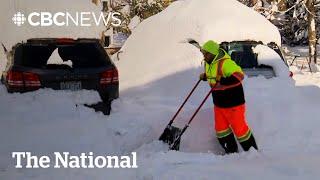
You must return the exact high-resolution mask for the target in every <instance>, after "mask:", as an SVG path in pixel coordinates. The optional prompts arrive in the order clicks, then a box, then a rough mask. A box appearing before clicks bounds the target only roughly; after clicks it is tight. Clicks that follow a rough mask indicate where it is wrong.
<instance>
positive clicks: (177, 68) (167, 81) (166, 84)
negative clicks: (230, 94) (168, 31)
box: [0, 0, 320, 180]
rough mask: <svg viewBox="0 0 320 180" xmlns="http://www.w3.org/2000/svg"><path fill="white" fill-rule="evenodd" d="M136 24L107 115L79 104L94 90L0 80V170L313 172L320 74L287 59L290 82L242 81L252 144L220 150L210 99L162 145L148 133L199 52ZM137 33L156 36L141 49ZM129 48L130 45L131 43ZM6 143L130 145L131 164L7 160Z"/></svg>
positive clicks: (83, 147) (56, 173)
mask: <svg viewBox="0 0 320 180" xmlns="http://www.w3.org/2000/svg"><path fill="white" fill-rule="evenodd" d="M195 1H196V0H195ZM195 1H194V2H195ZM187 2H188V3H190V2H189V1H187ZM194 2H193V3H194ZM221 2H222V1H221ZM179 3H182V2H179ZM187 5H188V4H187ZM177 6H181V7H184V8H182V9H180V10H181V13H182V12H183V11H185V13H187V10H188V6H185V5H182V4H180V5H179V4H178V3H176V5H174V6H173V7H174V8H176V7H177ZM196 7H198V6H196ZM167 12H168V11H167ZM169 12H170V11H169ZM244 12H246V11H244ZM182 14H184V13H182ZM160 15H161V14H160ZM161 17H162V18H163V21H164V20H165V18H166V17H168V16H165V12H163V13H162V15H161V16H160V17H154V19H155V20H160V19H162V18H161ZM177 18H179V17H178V16H177ZM151 21H152V19H148V20H147V21H146V23H150V25H152V23H151ZM141 25H142V26H143V22H142V23H141V24H140V25H139V26H138V27H137V28H136V29H135V31H138V32H136V33H137V34H138V35H136V36H131V40H128V41H129V43H128V44H127V45H126V48H127V50H128V49H131V50H129V52H127V54H126V55H125V54H123V56H122V58H121V59H120V61H118V62H116V64H117V66H118V67H119V72H120V84H121V91H120V98H119V99H117V100H116V101H114V103H113V110H112V114H111V116H104V115H103V114H102V113H96V112H94V110H92V109H90V108H86V107H84V106H83V104H85V103H89V104H90V103H95V102H97V101H99V100H100V99H99V96H98V94H97V93H96V92H92V91H79V92H68V91H53V90H50V89H42V90H39V91H36V92H30V93H25V94H17V93H16V94H8V93H7V92H6V89H5V87H4V86H3V85H0V115H1V116H0V144H1V146H0V179H4V180H7V179H39V180H42V179H143V180H149V179H168V180H171V179H243V180H248V179H261V180H263V179H268V180H270V179H288V180H289V179H290V180H291V179H317V178H318V177H319V176H320V172H319V171H318V166H319V163H320V157H319V156H318V154H319V152H320V141H319V138H320V132H319V131H318V130H317V126H319V125H320V123H319V122H318V118H317V117H318V116H319V107H320V101H319V99H320V74H319V73H317V74H308V73H307V72H304V71H300V70H299V69H294V68H293V69H292V70H294V73H295V76H294V78H295V80H296V84H294V83H293V82H291V81H290V80H289V77H288V79H284V78H272V79H265V78H264V77H256V78H246V79H245V81H244V89H245V96H246V101H247V119H248V123H249V125H250V126H251V128H252V130H253V132H254V135H255V137H256V140H257V143H258V146H259V148H260V151H259V152H256V151H251V152H246V153H245V152H241V153H239V154H233V155H224V156H221V154H222V153H221V152H222V149H221V147H220V146H219V144H218V143H217V140H216V139H215V133H214V131H213V127H214V126H213V125H214V124H213V123H214V122H213V113H212V99H209V100H208V101H207V102H206V104H205V105H204V107H203V108H202V109H201V111H200V112H199V113H198V115H197V116H196V118H195V119H194V121H193V123H192V124H191V126H190V128H189V129H188V130H187V131H186V133H185V135H184V136H183V138H182V144H181V151H180V152H176V151H168V150H167V149H168V147H167V146H166V145H165V144H163V143H162V142H159V141H158V140H157V139H158V137H159V136H160V134H161V133H162V131H163V129H164V128H165V126H166V124H167V123H168V121H169V119H170V118H171V116H172V115H173V114H174V113H175V111H176V110H177V107H178V106H179V105H180V103H181V102H182V101H183V98H184V97H185V96H186V94H187V93H188V91H189V90H190V89H191V87H192V85H193V84H194V83H195V82H196V81H197V80H198V74H199V73H200V72H201V71H203V69H202V67H201V58H202V57H201V54H200V53H199V52H198V50H197V49H196V48H194V47H193V46H192V45H189V44H183V45H182V44H181V46H179V45H177V41H173V42H174V45H173V47H171V46H170V45H168V44H166V43H169V44H170V42H171V41H167V40H168V39H170V38H175V37H174V35H172V37H170V36H169V35H168V36H169V37H168V38H163V36H160V37H159V35H154V34H152V33H149V34H147V33H139V31H145V30H143V29H142V28H141ZM156 28H157V27H150V26H148V28H147V30H148V31H151V32H153V30H155V29H156ZM178 28H181V29H178ZM184 28H185V26H180V25H179V24H178V25H177V26H174V27H172V30H174V32H181V31H182V30H185V29H184ZM134 33H135V32H134ZM139 34H140V35H139ZM150 34H151V35H150ZM139 36H142V37H144V38H147V39H148V38H151V39H148V41H147V42H152V41H154V42H157V43H158V44H157V45H155V46H154V47H153V48H152V47H150V48H148V51H147V52H143V51H142V50H141V49H139V48H141V46H142V47H145V46H150V44H140V43H139V42H140V41H139V40H141V39H142V37H139ZM135 38H137V39H135ZM139 38H140V39H139ZM182 38H185V37H182ZM202 38H203V39H205V38H206V37H205V36H203V37H202ZM129 39H130V38H129ZM161 39H163V41H162V40H161ZM174 40H177V39H176V38H175V39H174ZM130 41H131V42H130ZM145 42H146V41H145ZM164 42H166V43H164ZM130 44H131V45H130ZM166 45H168V47H167V46H166ZM161 47H163V49H162V48H161ZM136 49H138V51H134V50H136ZM161 51H162V52H161ZM175 52H176V53H177V56H176V55H175V54H174V53H175ZM183 52H185V54H183ZM139 53H146V54H147V56H146V57H144V56H143V54H139ZM166 53H171V54H169V55H168V54H166ZM160 55H163V56H162V58H160V57H159V56H160ZM142 57H143V58H142ZM1 58H3V57H1ZM139 58H140V59H139ZM169 66H170V67H169ZM208 90H209V88H208V85H207V84H206V83H201V84H200V86H199V88H198V89H197V90H196V92H195V94H194V95H193V96H192V97H191V99H190V101H189V102H188V103H187V105H186V107H185V109H184V110H183V111H182V112H181V114H180V115H179V116H178V118H177V123H176V125H177V126H179V127H181V126H182V125H183V124H184V123H185V122H186V121H187V120H188V118H189V117H190V116H191V114H192V113H193V111H194V110H195V109H196V107H197V106H198V105H199V103H200V101H201V100H202V98H203V97H204V95H205V94H206V92H207V91H208ZM13 151H31V152H33V153H34V154H37V155H48V154H52V152H54V151H59V152H63V151H69V152H71V153H74V154H77V153H81V152H94V154H99V155H125V154H129V153H130V152H132V151H137V153H138V166H139V168H138V169H53V168H49V169H15V168H14V160H13V159H12V158H11V152H13Z"/></svg>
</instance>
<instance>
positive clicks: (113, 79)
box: [100, 68, 119, 85]
mask: <svg viewBox="0 0 320 180" xmlns="http://www.w3.org/2000/svg"><path fill="white" fill-rule="evenodd" d="M118 82H119V74H118V70H117V69H116V68H115V69H112V70H108V71H105V72H103V73H101V79H100V85H108V84H111V83H118Z"/></svg>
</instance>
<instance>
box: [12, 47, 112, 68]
mask: <svg viewBox="0 0 320 180" xmlns="http://www.w3.org/2000/svg"><path fill="white" fill-rule="evenodd" d="M16 53H20V54H19V55H18V56H17V57H18V58H20V59H19V62H20V63H21V65H23V66H27V67H34V68H47V67H48V66H49V65H50V64H51V63H49V62H48V60H49V59H50V60H52V58H56V59H54V60H53V61H55V62H59V61H60V62H62V63H60V64H61V67H63V66H66V64H68V63H64V62H71V64H72V68H90V67H100V66H106V65H108V64H110V61H109V59H108V56H107V55H106V53H105V52H104V50H103V48H101V47H100V46H99V44H97V43H75V44H67V45H57V44H24V45H23V46H22V48H21V49H20V51H17V52H16ZM55 53H56V54H57V55H55ZM59 56H60V57H59ZM54 64H55V66H54V67H56V68H59V63H54Z"/></svg>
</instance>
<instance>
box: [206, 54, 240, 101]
mask: <svg viewBox="0 0 320 180" xmlns="http://www.w3.org/2000/svg"><path fill="white" fill-rule="evenodd" d="M205 73H206V77H207V80H208V83H209V85H210V86H211V87H212V88H213V92H212V96H213V102H214V104H215V105H216V106H219V107H234V106H237V105H241V104H244V103H245V100H244V93H243V87H242V84H241V81H242V79H243V77H244V73H243V72H242V69H241V67H240V66H238V65H237V64H236V63H235V62H234V61H233V60H232V59H231V57H230V56H229V54H228V53H227V52H225V51H224V50H223V49H220V50H219V54H218V55H217V56H216V57H215V59H214V60H213V61H212V62H211V63H210V64H208V63H205Z"/></svg>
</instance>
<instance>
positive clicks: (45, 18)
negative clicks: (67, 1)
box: [12, 12, 122, 27]
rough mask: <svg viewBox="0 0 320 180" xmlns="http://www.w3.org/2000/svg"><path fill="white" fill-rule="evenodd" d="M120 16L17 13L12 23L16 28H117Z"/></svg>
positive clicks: (114, 14) (111, 13)
mask: <svg viewBox="0 0 320 180" xmlns="http://www.w3.org/2000/svg"><path fill="white" fill-rule="evenodd" d="M120 16H121V14H120V13H119V12H109V13H103V12H101V13H99V14H96V13H94V12H75V13H69V12H56V13H51V12H32V13H30V14H28V15H26V14H23V13H21V12H17V13H15V14H14V15H13V17H12V21H13V23H14V24H15V25H17V26H18V27H20V26H22V25H24V24H29V25H31V26H47V27H48V26H81V27H90V26H99V25H101V24H102V23H103V24H104V26H109V25H111V26H113V27H118V26H120V25H121V23H122V21H121V17H120Z"/></svg>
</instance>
